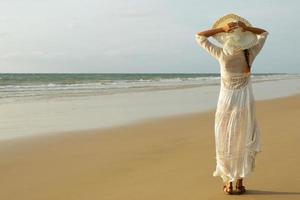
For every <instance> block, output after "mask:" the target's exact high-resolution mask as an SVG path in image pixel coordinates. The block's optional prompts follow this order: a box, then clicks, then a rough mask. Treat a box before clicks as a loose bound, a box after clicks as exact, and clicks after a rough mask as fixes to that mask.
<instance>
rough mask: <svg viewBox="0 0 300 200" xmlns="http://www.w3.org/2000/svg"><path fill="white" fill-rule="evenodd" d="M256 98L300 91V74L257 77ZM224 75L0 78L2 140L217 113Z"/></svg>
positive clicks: (3, 76) (101, 75) (38, 75)
mask: <svg viewBox="0 0 300 200" xmlns="http://www.w3.org/2000/svg"><path fill="white" fill-rule="evenodd" d="M251 80H252V83H253V91H254V97H255V99H256V100H264V99H274V98H280V97H284V96H290V95H293V94H299V93H300V74H287V73H280V74H277V73H276V74H274V73H264V74H252V75H251ZM219 91H220V74H214V73H208V74H203V73H189V74H187V73H169V74H167V73H152V74H148V73H147V74H145V73H136V74H133V73H130V74H128V73H126V74H125V73H123V74H121V73H120V74H115V73H114V74H107V73H106V74H104V73H102V74H4V73H2V74H0V141H6V140H16V139H24V138H25V139H29V138H31V137H38V136H41V137H44V136H50V135H54V134H55V135H57V134H62V133H70V134H71V133H73V132H74V131H80V132H85V131H84V130H91V129H102V128H111V127H116V126H127V125H130V124H132V123H140V122H141V121H145V120H146V121H147V120H152V119H153V120H157V119H160V118H161V117H168V116H175V115H182V114H190V113H199V112H204V111H208V110H214V109H215V108H216V105H217V101H218V95H219Z"/></svg>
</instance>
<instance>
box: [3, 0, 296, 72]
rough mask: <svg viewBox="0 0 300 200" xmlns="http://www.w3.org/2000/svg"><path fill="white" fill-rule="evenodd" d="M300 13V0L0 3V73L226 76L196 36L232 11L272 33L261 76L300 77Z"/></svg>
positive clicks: (256, 66)
mask: <svg viewBox="0 0 300 200" xmlns="http://www.w3.org/2000/svg"><path fill="white" fill-rule="evenodd" d="M299 7H300V1H297V0H287V1H274V0H273V1H270V0H268V1H267V0H251V1H240V0H227V1H222V0H218V1H217V0H210V1H202V0H187V1H179V0H0V73H219V72H220V68H219V63H218V61H217V60H216V59H214V58H213V57H212V56H211V55H209V54H208V53H207V52H206V51H205V50H204V49H202V48H201V47H200V46H199V45H198V44H197V43H196V41H195V34H196V33H197V32H200V31H203V30H207V29H210V28H211V26H212V24H213V23H214V22H215V21H216V20H217V19H219V18H220V17H222V16H224V15H226V14H228V13H235V14H237V15H240V16H242V17H244V18H246V19H247V20H248V21H250V23H251V24H252V26H255V27H259V28H263V29H265V30H267V31H268V32H269V36H268V38H267V40H266V42H265V46H264V48H263V49H262V51H261V52H260V54H259V55H258V56H257V57H256V60H255V61H254V63H253V65H252V71H253V73H300V59H298V57H297V56H295V55H297V54H298V52H300V48H299V45H300V42H299V38H298V37H297V36H299V35H300V28H299V25H298V23H297V22H299V20H300V12H299ZM210 40H211V41H212V42H213V43H215V44H217V42H216V41H214V40H213V39H210Z"/></svg>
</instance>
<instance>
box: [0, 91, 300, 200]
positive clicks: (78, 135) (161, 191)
mask: <svg viewBox="0 0 300 200" xmlns="http://www.w3.org/2000/svg"><path fill="white" fill-rule="evenodd" d="M256 110H257V117H258V122H259V125H260V128H261V131H262V152H261V153H260V154H258V156H257V160H256V168H255V171H254V172H253V173H252V174H251V176H250V177H248V178H246V179H245V180H244V183H245V185H246V189H247V190H248V191H247V193H246V194H244V195H242V196H237V195H235V196H228V195H224V194H223V192H222V186H223V183H222V180H221V178H220V177H213V176H212V173H213V171H214V169H215V146H214V132H213V131H214V128H213V126H214V110H212V111H209V112H205V113H197V114H185V115H178V116H174V117H168V118H157V119H153V120H147V121H144V122H140V123H136V124H130V125H124V126H119V127H114V128H107V129H99V130H89V131H78V132H72V133H57V134H52V135H44V136H35V137H31V138H26V139H14V140H11V141H1V142H0V177H1V178H0V199H5V200H19V199H20V200H27V199H28V200H48V199H49V200H50V199H51V200H54V199H55V200H60V199H61V200H66V199H68V200H79V199H80V200H86V199H101V200H120V199H122V200H150V199H151V200H160V199H162V200H168V199H170V200H183V199H185V200H194V199H195V200H196V199H197V200H198V199H212V200H218V199H230V198H243V199H249V200H250V199H287V200H289V199H300V173H299V165H300V156H299V154H300V145H299V144H298V143H299V141H300V134H299V133H300V131H299V130H300V125H299V123H300V122H299V116H300V95H295V96H291V97H285V98H278V99H274V100H264V101H258V102H257V103H256Z"/></svg>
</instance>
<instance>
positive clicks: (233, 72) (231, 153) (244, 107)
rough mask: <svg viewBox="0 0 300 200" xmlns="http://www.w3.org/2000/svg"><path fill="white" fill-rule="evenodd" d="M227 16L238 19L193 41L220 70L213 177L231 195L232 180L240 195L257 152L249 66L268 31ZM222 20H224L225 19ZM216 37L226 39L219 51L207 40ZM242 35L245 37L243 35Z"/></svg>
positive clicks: (200, 35) (218, 48) (258, 145)
mask: <svg viewBox="0 0 300 200" xmlns="http://www.w3.org/2000/svg"><path fill="white" fill-rule="evenodd" d="M230 16H231V17H232V16H233V18H235V19H238V20H232V21H231V22H229V23H227V24H226V25H225V26H222V27H218V28H213V29H210V30H206V31H202V32H199V33H197V34H196V40H197V43H198V44H199V45H200V46H201V47H203V48H204V49H205V50H206V51H207V52H208V53H209V54H211V55H212V56H213V57H214V58H216V59H217V60H218V61H219V64H220V67H221V70H220V72H221V89H220V94H219V98H218V104H217V109H216V113H215V145H216V162H217V164H216V170H215V171H214V173H213V175H214V176H220V177H221V178H222V179H223V182H224V183H225V185H224V187H223V190H224V192H225V193H226V194H233V186H232V184H233V182H234V181H236V193H237V194H242V193H244V192H246V189H245V186H243V182H242V181H243V178H245V177H247V176H248V175H249V174H250V172H252V171H253V169H254V166H255V156H256V154H257V153H258V152H261V142H260V129H259V127H258V124H257V121H256V117H255V105H254V97H253V92H252V83H251V76H250V74H251V71H250V69H251V68H250V67H251V65H252V63H253V61H254V59H255V57H256V56H257V55H258V53H259V52H260V50H261V49H262V47H263V45H264V43H265V40H266V38H267V35H268V32H267V31H266V30H264V29H261V28H255V27H251V25H250V23H248V21H247V20H245V19H243V18H241V17H239V16H236V15H234V14H230ZM225 18H226V17H225ZM223 19H224V17H223ZM226 19H227V21H228V17H227V18H226ZM242 21H243V22H242ZM246 23H247V24H248V25H246ZM238 29H239V30H241V34H239V35H238V34H237V35H238V37H235V36H236V35H235V31H236V30H238ZM246 32H247V33H248V36H249V33H250V34H252V35H254V36H255V40H256V43H255V44H253V42H252V44H250V43H251V42H250V43H249V41H250V40H249V38H243V33H246ZM220 34H223V36H224V35H225V36H226V37H223V47H222V48H221V47H218V46H216V45H214V44H213V43H211V42H210V41H209V40H208V39H207V38H208V37H210V36H216V35H220ZM244 36H245V37H248V36H247V34H245V35H244ZM224 38H225V39H224ZM250 38H251V37H250ZM247 42H248V43H249V44H250V45H252V46H251V47H250V48H247V49H243V45H244V44H245V43H247ZM249 44H247V45H248V46H249ZM247 45H244V46H247Z"/></svg>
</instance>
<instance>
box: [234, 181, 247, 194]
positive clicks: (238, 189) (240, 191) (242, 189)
mask: <svg viewBox="0 0 300 200" xmlns="http://www.w3.org/2000/svg"><path fill="white" fill-rule="evenodd" d="M235 187H236V193H237V194H243V193H245V192H246V188H245V186H243V185H240V186H239V185H238V182H236V186H235Z"/></svg>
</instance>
